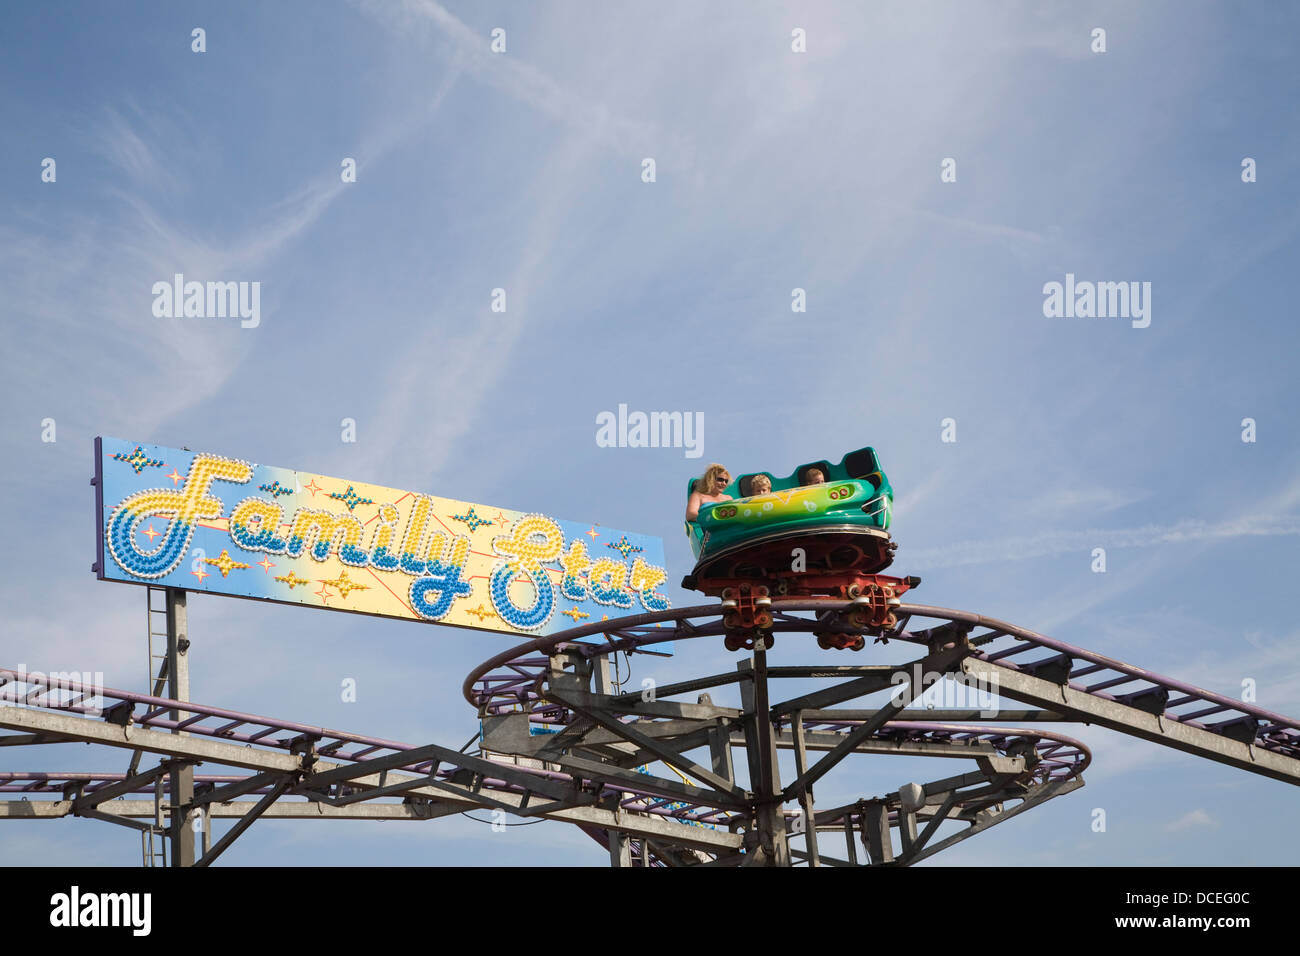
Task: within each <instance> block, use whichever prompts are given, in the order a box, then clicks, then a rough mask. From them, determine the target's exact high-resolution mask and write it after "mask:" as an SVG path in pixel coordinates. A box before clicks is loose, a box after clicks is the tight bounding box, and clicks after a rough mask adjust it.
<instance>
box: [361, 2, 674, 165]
mask: <svg viewBox="0 0 1300 956" xmlns="http://www.w3.org/2000/svg"><path fill="white" fill-rule="evenodd" d="M360 6H361V9H363V10H364V11H365V12H366V13H367V14H369V15H370V16H372V17H374V18H375V19H376V20H378V21H380V22H381V23H383V24H385V25H386V26H387V27H389V28H390V29H391V30H393V32H395V33H397V34H399V35H401V36H403V37H407V36H409V35H410V34H411V32H412V29H413V28H414V29H417V30H418V29H419V28H422V27H429V26H432V27H434V28H435V29H437V30H438V31H439V33H441V34H442V35H443V36H445V37H446V38H447V39H448V40H449V41H450V42H451V43H452V45H453V47H454V48H455V49H456V51H457V52H458V54H459V55H460V56H461V58H462V60H461V62H463V63H464V64H465V65H466V67H467V68H468V69H469V70H470V72H471V73H473V75H474V76H475V77H476V78H478V79H481V80H482V81H484V82H485V83H487V84H488V85H490V86H492V87H494V88H496V89H499V90H501V91H502V92H504V93H506V94H508V95H509V96H511V97H513V98H515V99H516V100H518V101H520V102H523V103H527V104H529V105H530V106H533V107H534V108H536V109H538V110H541V111H542V112H544V113H546V114H547V115H549V116H552V117H554V118H555V119H558V120H562V121H563V122H565V123H567V124H570V125H572V126H575V127H577V128H579V129H581V130H583V131H584V134H585V135H589V136H591V137H593V138H594V139H595V140H596V141H597V142H599V143H601V144H602V145H604V146H607V147H610V148H613V149H615V150H617V151H619V152H621V153H626V154H628V155H635V154H637V150H638V149H639V148H640V146H641V145H642V144H644V143H645V142H646V141H647V140H649V139H651V138H652V136H653V137H657V139H658V141H659V142H663V136H662V135H661V134H656V133H655V131H654V129H653V127H652V126H651V125H649V124H646V123H641V122H636V121H634V120H629V119H626V118H624V117H621V116H617V115H615V114H614V113H612V112H611V111H610V110H609V109H608V108H607V107H606V106H604V105H603V104H599V103H594V102H591V101H589V100H587V99H585V98H583V97H581V96H579V95H577V94H576V93H574V92H572V91H571V90H567V89H565V88H563V87H562V86H560V85H559V84H558V83H556V82H555V81H554V80H553V79H551V77H549V76H547V75H546V74H545V73H544V72H542V71H541V70H539V69H537V68H536V67H534V66H532V65H530V64H529V63H527V62H525V61H523V60H521V59H519V58H518V57H517V56H507V55H498V54H494V53H493V52H492V51H491V48H490V46H489V44H490V43H491V37H490V36H489V35H486V34H483V33H479V32H477V31H475V30H473V29H472V28H471V27H470V26H469V25H468V24H466V23H465V22H464V21H463V20H461V19H460V18H459V17H457V16H456V15H455V14H453V13H452V12H451V11H449V10H448V9H447V8H446V7H444V6H443V5H442V4H441V3H438V2H437V0H403V2H401V3H399V4H392V3H381V2H375V0H362V2H361V3H360ZM508 44H509V34H507V49H508V48H509V46H508Z"/></svg>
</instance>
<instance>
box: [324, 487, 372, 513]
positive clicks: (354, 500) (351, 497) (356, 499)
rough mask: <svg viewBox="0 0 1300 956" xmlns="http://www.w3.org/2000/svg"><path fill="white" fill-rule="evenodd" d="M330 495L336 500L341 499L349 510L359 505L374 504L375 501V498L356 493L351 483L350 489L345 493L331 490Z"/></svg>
mask: <svg viewBox="0 0 1300 956" xmlns="http://www.w3.org/2000/svg"><path fill="white" fill-rule="evenodd" d="M330 497H331V498H333V499H334V500H335V501H341V502H343V503H344V504H345V505H347V506H348V511H351V510H352V509H353V508H355V507H356V506H357V505H373V504H374V503H375V500H374V499H373V498H362V497H361V496H360V495H359V494H357V493H356V491H355V490H354V489H353V487H352V486H351V485H348V490H347V491H345V492H344V493H343V494H339V493H338V492H337V491H331V492H330Z"/></svg>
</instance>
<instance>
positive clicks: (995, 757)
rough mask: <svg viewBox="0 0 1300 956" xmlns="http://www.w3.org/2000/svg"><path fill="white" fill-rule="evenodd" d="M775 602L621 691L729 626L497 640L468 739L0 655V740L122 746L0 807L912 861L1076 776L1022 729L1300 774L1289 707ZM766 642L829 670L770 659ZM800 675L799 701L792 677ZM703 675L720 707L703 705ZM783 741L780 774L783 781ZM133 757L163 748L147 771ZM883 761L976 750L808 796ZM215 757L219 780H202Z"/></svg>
mask: <svg viewBox="0 0 1300 956" xmlns="http://www.w3.org/2000/svg"><path fill="white" fill-rule="evenodd" d="M772 607H773V612H774V617H775V622H774V626H773V629H772V634H771V635H770V636H769V637H768V638H767V641H768V642H769V643H768V644H762V645H760V646H758V647H756V648H755V650H754V651H753V652H752V654H750V655H747V656H745V657H743V658H742V659H741V660H740V661H739V662H738V665H737V667H736V668H735V669H733V670H729V671H725V672H722V673H717V674H712V675H708V676H705V677H699V678H694V679H690V680H685V681H680V682H677V683H674V684H670V685H664V686H658V687H652V688H650V689H648V690H647V689H638V690H636V691H634V692H632V693H624V692H622V689H621V688H620V687H619V686H617V685H616V684H615V682H614V680H613V679H612V677H611V674H612V671H613V668H612V666H611V662H613V661H614V660H615V659H616V656H617V655H619V654H622V653H627V654H637V653H639V652H644V651H650V652H652V653H653V652H654V650H655V647H654V645H656V644H660V643H663V642H666V641H674V642H685V641H689V640H696V639H713V640H716V641H717V642H718V643H719V644H720V643H721V640H720V639H721V636H722V635H723V632H724V627H723V622H722V619H721V617H720V616H719V609H718V608H717V607H712V606H710V607H696V608H686V609H678V610H673V611H666V612H658V613H654V614H645V615H639V616H635V617H628V618H622V619H620V620H615V621H605V622H601V623H600V624H591V625H584V626H582V627H578V628H572V629H570V630H569V631H566V632H564V633H562V634H558V635H555V636H552V637H549V638H539V639H537V640H533V641H530V642H528V643H527V644H524V645H521V646H520V647H517V648H515V649H513V650H511V651H508V652H505V653H503V654H500V655H497V657H495V658H493V659H492V660H490V661H487V662H485V663H484V664H482V665H480V666H479V667H478V668H476V669H475V670H474V671H473V672H472V673H471V674H470V675H469V676H468V677H467V678H466V680H465V684H464V687H463V691H464V694H465V697H466V699H467V700H468V701H469V702H470V703H471V704H472V705H473V706H474V708H475V709H476V711H477V712H478V714H479V716H480V719H481V721H482V736H481V740H480V741H479V743H480V747H479V750H478V752H477V753H475V754H469V753H464V752H462V751H461V750H453V749H450V748H446V747H442V746H439V745H436V744H426V745H422V746H412V745H408V744H402V743H398V742H395V741H389V740H384V739H381V738H373V737H366V736H362V735H358V734H351V733H346V732H341V731H332V730H327V729H325V728H319V727H310V726H306V725H300V724H296V723H293V722H289V721H282V720H276V719H272V718H266V717H259V716H256V715H252V714H244V713H237V712H233V711H228V710H224V709H221V708H216V707H208V706H205V705H201V704H198V703H195V702H192V701H183V700H180V699H174V698H164V697H158V696H152V695H142V694H132V693H129V692H123V691H112V690H107V689H102V696H103V699H104V703H103V705H102V706H100V707H95V708H92V707H90V706H89V705H88V703H87V701H88V699H89V695H90V694H91V693H92V689H91V688H87V687H82V686H75V685H69V684H66V683H65V684H62V685H58V686H55V685H53V684H51V683H50V682H48V681H47V682H45V683H44V684H42V683H40V682H39V681H33V680H32V679H30V675H24V674H21V673H20V672H17V671H10V670H3V669H0V730H5V731H8V732H9V733H8V734H7V735H4V736H0V747H22V746H29V745H37V744H50V743H58V742H69V741H82V742H88V743H94V744H99V745H103V746H107V747H112V748H117V749H122V750H127V751H129V752H130V753H131V755H132V756H131V762H130V765H129V767H128V771H127V772H126V773H121V774H112V773H101V774H96V773H42V772H31V771H0V792H4V793H7V794H20V795H21V796H20V797H19V798H17V799H9V800H5V801H2V802H0V819H9V820H17V819H52V818H59V817H66V816H80V817H86V818H90V819H96V820H101V821H104V822H111V823H115V824H120V825H124V826H127V827H129V828H132V829H137V830H140V831H141V832H142V834H144V833H146V832H152V831H157V832H162V831H164V830H167V829H168V828H170V830H171V833H172V834H173V835H175V834H176V833H177V832H178V831H177V827H178V825H180V822H181V821H184V828H185V830H186V831H187V832H189V831H192V830H194V829H197V830H199V831H201V832H202V852H201V853H199V852H197V850H196V851H195V852H194V857H195V858H194V859H193V860H192V861H189V862H192V864H193V865H198V866H206V865H209V864H211V863H212V862H213V861H215V860H216V859H218V858H219V857H220V856H221V855H222V854H223V853H224V852H225V851H226V850H227V849H228V848H229V846H231V845H232V843H233V842H234V841H235V840H236V839H237V838H238V837H239V836H240V835H241V834H243V833H245V832H246V831H247V830H248V829H249V827H251V826H252V824H253V823H254V822H255V821H256V820H258V819H388V820H428V819H435V818H437V817H441V816H446V815H448V814H452V813H459V812H463V811H465V810H469V809H475V808H488V809H493V810H503V811H505V812H506V813H508V814H510V815H512V816H517V817H525V818H538V819H548V820H556V821H560V822H565V823H571V824H575V825H577V826H579V827H581V828H582V829H583V830H584V832H586V833H588V834H589V835H591V836H592V837H593V838H594V839H595V840H597V841H598V842H600V843H601V844H602V845H603V846H605V847H606V848H607V849H608V851H609V855H610V860H611V863H612V864H613V865H615V866H630V865H640V866H665V865H666V866H679V865H701V864H711V865H749V866H754V865H791V864H808V865H814V866H816V865H829V866H842V865H871V866H899V865H903V866H905V865H910V864H912V863H916V862H919V861H921V860H924V859H926V858H928V857H930V856H933V855H934V854H936V853H938V852H939V851H941V850H943V849H946V848H947V847H949V846H952V845H954V844H955V843H957V842H960V841H961V840H964V839H967V838H969V837H971V836H974V835H975V834H977V833H981V832H983V831H984V830H987V829H989V828H990V827H992V826H995V825H997V824H998V823H1001V822H1004V821H1006V820H1009V819H1011V818H1012V817H1014V816H1016V815H1018V814H1020V813H1023V812H1024V811H1026V810H1028V809H1030V808H1032V807H1035V806H1038V805H1040V804H1042V803H1044V802H1046V801H1047V800H1050V799H1053V798H1054V797H1057V796H1061V795H1064V794H1066V793H1069V792H1070V791H1072V790H1075V789H1077V788H1079V787H1081V786H1082V785H1083V776H1082V773H1083V770H1084V769H1085V768H1086V766H1087V764H1088V762H1089V760H1090V759H1091V758H1090V754H1089V753H1088V750H1087V748H1086V747H1084V745H1083V744H1081V743H1079V742H1078V741H1076V740H1073V739H1071V738H1070V737H1067V736H1064V735H1063V734H1061V733H1058V732H1056V731H1055V730H1043V729H1037V728H1031V727H1026V726H1018V725H1019V724H1023V723H1025V722H1033V723H1053V724H1059V723H1062V722H1067V721H1081V722H1087V723H1096V724H1100V725H1102V726H1106V727H1110V728H1111V729H1114V730H1117V731H1119V732H1122V733H1127V734H1132V735H1134V736H1138V737H1141V738H1143V739H1146V740H1149V741H1151V742H1153V743H1156V744H1161V745H1165V746H1170V747H1175V748H1177V749H1179V750H1182V751H1184V752H1187V753H1192V754H1195V755H1197V756H1202V757H1205V758H1207V759H1211V760H1215V761H1218V762H1221V763H1225V764H1228V765H1230V766H1235V767H1238V768H1240V769H1243V770H1247V771H1249V772H1252V773H1258V774H1262V775H1265V776H1269V777H1272V778H1274V779H1278V780H1284V781H1286V782H1288V783H1300V725H1297V723H1296V722H1295V721H1294V720H1292V719H1290V718H1287V717H1283V716H1281V715H1279V714H1274V713H1270V712H1268V711H1264V710H1262V709H1259V708H1256V707H1254V706H1253V705H1250V704H1243V703H1241V702H1239V701H1233V700H1231V699H1230V698H1225V697H1221V696H1219V695H1216V694H1213V693H1211V692H1209V691H1204V690H1201V689H1199V688H1194V687H1190V686H1189V685H1184V684H1181V683H1179V682H1177V681H1173V680H1170V679H1167V678H1161V677H1158V676H1156V675H1152V674H1150V673H1149V672H1146V671H1143V670H1141V669H1139V668H1136V667H1132V666H1131V665H1127V664H1124V663H1122V662H1119V661H1115V660H1113V659H1111V658H1107V657H1103V656H1101V655H1097V654H1094V653H1092V652H1090V651H1086V650H1083V649H1080V648H1075V647H1071V646H1069V645H1065V644H1062V643H1060V642H1057V641H1054V640H1052V639H1050V638H1046V637H1043V636H1042V635H1038V634H1034V633H1033V632H1030V631H1025V630H1023V629H1020V628H1015V627H1013V626H1011V625H1008V624H1005V623H1003V622H999V621H994V620H991V619H986V618H982V617H980V616H978V615H973V614H968V613H966V612H959V611H950V610H946V609H942V608H933V607H927V606H922V605H903V606H902V607H901V608H900V609H899V622H898V625H897V626H896V627H894V628H893V629H892V630H891V631H889V632H887V633H880V632H875V633H868V636H869V637H871V638H874V639H875V640H876V641H877V642H878V643H883V644H885V645H888V647H887V651H892V650H895V649H898V650H902V651H903V652H904V654H903V655H900V656H904V659H903V660H901V661H897V662H894V663H864V664H855V663H851V661H852V658H853V655H851V654H848V653H846V652H835V651H823V650H820V649H819V648H818V647H817V646H816V643H815V638H814V637H813V632H814V630H816V631H819V632H822V633H824V632H826V631H827V630H844V631H852V630H853V629H852V628H851V627H848V626H847V625H845V624H843V623H842V622H841V618H840V617H839V615H840V614H841V613H842V612H844V611H847V610H849V609H850V605H847V604H845V603H844V602H837V601H827V600H778V601H775V602H774V603H773V606H772ZM914 623H920V624H924V625H925V626H923V627H916V626H913V625H914ZM778 640H779V642H780V643H781V644H782V645H783V647H782V650H783V651H784V652H786V653H790V652H794V653H801V654H804V655H807V656H810V657H814V658H815V659H817V660H819V661H821V662H822V663H817V664H811V665H777V664H775V663H773V662H772V660H771V658H772V655H773V653H775V652H774V651H773V650H772V648H771V646H770V644H771V643H773V642H777V641H778ZM1035 651H1037V652H1038V653H1037V654H1036V653H1034V652H1035ZM642 659H644V658H642ZM173 673H175V671H173ZM940 675H942V676H948V677H951V678H954V679H958V680H972V679H976V680H982V681H986V682H987V683H988V684H990V685H992V686H994V687H996V692H997V695H998V697H999V698H1008V699H1011V700H1014V701H1017V702H1021V703H1023V704H1026V705H1029V707H1028V708H1027V709H1022V710H1008V709H1006V708H1005V707H1004V706H1001V705H1000V706H999V708H998V709H997V710H996V712H993V713H989V712H981V711H978V710H972V709H970V708H964V709H953V708H949V709H946V710H934V709H921V708H919V707H917V706H915V704H914V702H915V700H916V698H917V697H918V696H920V694H921V693H922V692H923V691H924V689H925V685H926V684H927V683H929V682H930V681H932V680H933V679H934V678H935V677H936V676H940ZM1085 678H1089V679H1088V680H1085ZM809 684H813V685H814V686H813V687H812V689H809ZM795 685H797V689H798V691H800V692H799V693H794V692H793V691H788V690H787V688H791V687H794V686H795ZM157 689H158V688H157V687H155V690H157ZM93 690H94V691H100V690H101V689H99V688H95V689H93ZM711 691H712V692H714V693H719V694H727V695H729V696H730V697H731V698H733V700H732V702H731V704H730V705H729V706H723V705H721V704H715V703H714V702H713V694H712V693H710V692H711ZM182 705H183V706H182ZM993 722H996V723H993ZM16 752H17V751H14V750H0V753H6V754H8V753H16ZM782 754H785V755H787V759H786V760H785V761H784V765H785V768H786V770H787V771H790V767H791V764H792V766H793V770H792V771H790V772H787V774H786V777H787V779H784V780H783V779H782V768H783V761H782V759H781V756H782ZM144 755H157V757H158V758H159V761H158V763H157V764H156V765H153V766H149V767H145V768H144V769H140V763H141V758H142V756H144ZM884 755H893V756H911V757H938V758H946V759H949V760H952V759H958V760H964V761H967V762H968V763H967V764H965V767H964V769H962V770H961V772H958V773H950V772H949V773H945V772H939V773H936V774H935V775H934V779H932V780H928V782H925V783H915V782H909V783H904V784H902V785H901V786H900V787H899V788H898V789H897V790H895V791H893V792H890V793H886V794H880V795H876V796H870V797H863V798H861V799H858V800H856V801H854V802H852V803H848V804H843V805H839V806H834V807H830V808H826V807H819V806H818V804H817V803H816V801H815V799H814V790H815V788H816V787H817V786H818V784H819V783H820V782H821V781H823V780H825V779H827V778H828V775H830V774H836V775H837V777H838V779H840V780H843V779H844V778H845V776H847V768H849V767H851V766H852V765H853V764H854V763H855V762H856V761H857V760H860V759H862V758H864V757H867V758H869V757H876V756H884ZM850 757H852V758H854V760H850V759H849V758H850ZM203 765H207V766H209V767H213V768H217V767H219V768H226V769H227V770H228V771H230V772H225V773H202V772H196V768H198V767H200V766H203ZM738 770H739V771H740V772H738ZM177 780H180V781H181V787H182V788H183V789H182V790H181V791H179V792H178V793H177V796H176V797H175V798H173V796H172V793H173V787H174V786H175V783H174V781H177ZM191 781H192V782H191ZM191 787H192V792H188V791H189V788H191ZM142 795H148V796H150V797H151V798H150V799H145V798H142ZM223 819H224V820H234V821H235V823H234V825H233V826H231V827H229V828H228V829H226V830H225V832H224V834H223V835H221V836H220V837H219V838H218V839H216V840H215V842H214V840H213V836H214V833H213V827H212V821H213V820H223ZM945 827H946V829H945ZM841 841H842V842H841ZM184 862H186V861H182V863H184Z"/></svg>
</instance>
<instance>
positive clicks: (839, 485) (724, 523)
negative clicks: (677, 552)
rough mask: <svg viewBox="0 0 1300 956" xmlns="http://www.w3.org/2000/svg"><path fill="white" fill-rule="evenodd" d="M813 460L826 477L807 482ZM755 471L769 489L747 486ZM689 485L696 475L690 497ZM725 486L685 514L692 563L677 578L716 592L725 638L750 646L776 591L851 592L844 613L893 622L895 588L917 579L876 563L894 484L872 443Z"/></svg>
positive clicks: (889, 558)
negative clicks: (690, 517)
mask: <svg viewBox="0 0 1300 956" xmlns="http://www.w3.org/2000/svg"><path fill="white" fill-rule="evenodd" d="M814 468H815V469H819V470H820V471H821V473H822V474H823V475H824V476H825V478H826V481H825V482H824V483H822V484H814V485H806V484H804V481H805V480H806V476H807V473H808V472H809V470H810V469H814ZM760 474H762V475H767V477H768V478H769V480H770V481H771V482H772V490H771V491H770V492H768V493H766V494H758V495H751V494H750V491H751V483H752V481H753V479H754V478H756V477H757V476H758V475H760ZM692 491H694V479H692V481H691V482H690V483H689V484H688V485H687V497H688V498H689V496H690V494H691V492H692ZM725 493H726V494H729V495H731V496H732V498H733V500H731V501H719V502H712V503H708V504H705V505H703V506H701V508H700V513H699V518H698V520H697V521H688V522H686V534H687V536H688V537H689V538H690V542H691V550H692V551H693V552H694V553H695V557H696V564H695V568H694V570H693V571H691V573H690V574H688V575H687V576H686V577H685V578H683V579H682V587H684V588H691V589H693V590H697V591H701V592H703V593H704V594H708V595H710V596H713V597H718V598H721V599H722V603H723V607H724V608H726V609H727V613H726V617H727V624H728V631H729V636H728V646H729V647H731V645H732V644H733V643H737V640H739V641H740V645H739V646H746V647H749V646H752V641H753V640H754V638H755V636H759V637H761V636H762V632H763V631H764V630H765V629H767V628H770V627H771V624H772V615H771V611H770V610H769V609H768V605H770V604H771V595H773V594H775V595H778V596H781V597H835V598H843V599H847V600H852V601H853V602H854V604H855V605H856V608H855V610H854V611H853V612H851V613H850V614H849V615H847V619H846V620H845V621H844V623H846V624H848V625H850V626H853V627H866V628H869V629H872V630H877V631H879V630H882V629H885V628H889V627H893V625H894V624H895V623H896V621H895V618H894V613H893V608H894V607H897V606H898V604H899V603H900V601H899V598H900V597H901V596H902V594H903V593H904V592H905V591H907V590H908V589H909V588H913V587H916V586H917V585H918V584H920V583H921V579H920V578H917V577H908V578H896V577H891V576H888V575H883V574H880V573H879V572H881V571H883V570H884V569H885V568H887V567H889V565H890V564H891V563H892V562H893V560H894V553H893V552H894V549H895V548H896V547H897V545H895V544H894V543H893V542H892V541H891V540H890V537H889V525H890V519H891V518H892V516H893V501H894V490H893V488H892V487H890V484H889V479H888V478H886V477H885V473H884V472H883V471H882V470H881V468H880V461H879V459H878V458H877V457H876V453H875V451H874V449H871V448H861V449H859V450H857V451H854V452H850V453H849V454H847V455H845V456H844V458H843V460H842V461H840V462H839V463H838V464H831V463H830V462H829V461H814V462H809V463H807V464H804V465H801V466H799V467H798V468H797V469H795V471H794V473H793V474H791V475H790V476H788V477H786V478H777V477H775V476H773V475H772V474H770V473H768V472H754V473H750V474H744V475H740V476H739V477H738V478H737V479H736V480H735V481H733V482H732V483H731V484H730V485H728V486H727V488H726V489H725ZM733 624H734V628H733ZM736 635H740V637H739V638H737V639H733V637H735V636H736ZM818 638H819V642H821V643H822V646H824V647H832V646H835V647H854V649H858V648H860V647H861V638H859V637H856V636H848V635H843V634H835V633H834V632H831V631H827V632H826V633H824V634H819V635H818ZM767 640H768V643H769V645H770V635H769V636H768V638H767ZM855 645H856V646H855ZM732 649H733V650H734V649H736V648H734V647H733V648H732Z"/></svg>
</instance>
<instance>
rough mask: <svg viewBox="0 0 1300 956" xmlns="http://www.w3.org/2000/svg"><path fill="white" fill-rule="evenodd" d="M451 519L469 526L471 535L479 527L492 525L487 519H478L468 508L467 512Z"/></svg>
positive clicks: (471, 509) (472, 510)
mask: <svg viewBox="0 0 1300 956" xmlns="http://www.w3.org/2000/svg"><path fill="white" fill-rule="evenodd" d="M452 518H453V519H454V520H456V521H463V522H465V523H466V524H467V525H469V530H470V532H471V533H472V532H474V531H477V530H478V529H479V525H484V524H491V523H492V522H491V521H489V520H488V519H487V518H480V517H479V516H478V515H476V514H475V513H474V509H473V508H470V509H469V511H468V512H466V513H465V514H463V515H452Z"/></svg>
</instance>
